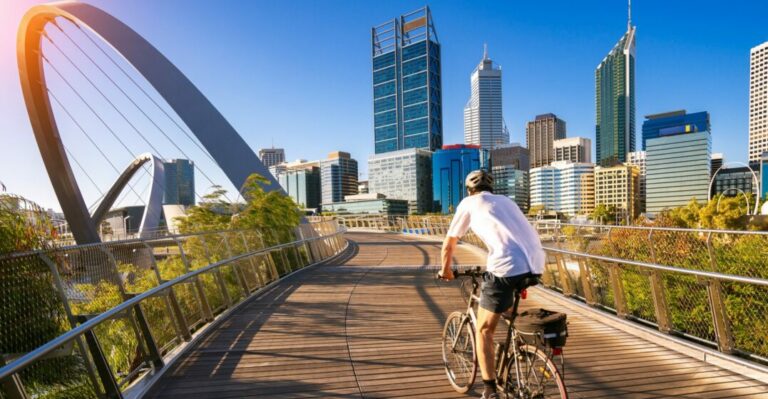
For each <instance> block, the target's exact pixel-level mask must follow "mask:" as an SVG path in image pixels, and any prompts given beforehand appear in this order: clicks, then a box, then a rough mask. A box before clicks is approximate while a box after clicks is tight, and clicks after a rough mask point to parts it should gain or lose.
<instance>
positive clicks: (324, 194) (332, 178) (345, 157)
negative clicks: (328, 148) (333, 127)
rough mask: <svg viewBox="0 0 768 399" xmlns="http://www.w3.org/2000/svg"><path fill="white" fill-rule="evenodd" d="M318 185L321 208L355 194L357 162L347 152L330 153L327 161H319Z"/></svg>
mask: <svg viewBox="0 0 768 399" xmlns="http://www.w3.org/2000/svg"><path fill="white" fill-rule="evenodd" d="M320 185H321V198H322V204H321V206H324V205H325V204H331V203H334V202H342V201H344V197H345V196H347V195H355V194H357V161H356V160H354V159H352V157H351V156H350V155H349V153H348V152H342V151H337V152H332V153H330V154H329V155H328V159H324V160H322V161H320ZM324 210H325V209H324Z"/></svg>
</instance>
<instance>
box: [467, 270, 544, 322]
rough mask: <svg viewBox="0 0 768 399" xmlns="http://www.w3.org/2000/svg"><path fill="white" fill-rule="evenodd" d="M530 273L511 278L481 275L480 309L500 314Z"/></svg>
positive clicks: (507, 306) (487, 274)
mask: <svg viewBox="0 0 768 399" xmlns="http://www.w3.org/2000/svg"><path fill="white" fill-rule="evenodd" d="M531 276H533V274H531V273H523V274H521V275H518V276H512V277H496V276H494V275H493V274H492V273H488V272H485V274H483V284H482V286H481V287H480V307H481V308H483V309H485V310H488V311H490V312H493V313H501V312H503V311H505V310H507V309H509V307H510V306H512V301H513V300H514V299H515V291H517V290H519V289H524V288H526V287H522V285H524V282H525V280H526V279H528V277H531Z"/></svg>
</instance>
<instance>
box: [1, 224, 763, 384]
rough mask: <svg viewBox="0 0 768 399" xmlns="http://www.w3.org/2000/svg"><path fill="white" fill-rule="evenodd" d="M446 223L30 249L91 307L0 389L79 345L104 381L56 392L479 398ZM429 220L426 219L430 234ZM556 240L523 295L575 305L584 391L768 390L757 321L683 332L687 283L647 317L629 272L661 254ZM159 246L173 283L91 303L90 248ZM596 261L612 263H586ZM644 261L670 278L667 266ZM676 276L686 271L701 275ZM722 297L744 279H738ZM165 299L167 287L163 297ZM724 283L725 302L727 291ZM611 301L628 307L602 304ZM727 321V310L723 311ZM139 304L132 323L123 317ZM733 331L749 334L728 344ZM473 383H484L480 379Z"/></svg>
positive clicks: (572, 363)
mask: <svg viewBox="0 0 768 399" xmlns="http://www.w3.org/2000/svg"><path fill="white" fill-rule="evenodd" d="M385 224H386V225H387V226H390V227H391V226H393V225H396V223H395V224H393V223H391V222H388V223H385ZM347 225H349V224H348V223H347ZM305 227H307V226H305ZM360 227H364V228H360ZM444 227H445V226H442V227H436V225H435V224H432V225H430V226H428V227H418V226H409V225H406V226H399V227H396V228H394V229H392V228H390V229H387V228H382V227H381V225H380V226H378V227H376V228H373V227H371V226H358V227H357V228H354V229H352V230H351V231H346V232H345V231H344V229H341V230H337V228H336V227H335V223H331V222H322V223H317V224H313V225H312V228H309V227H307V228H306V229H303V230H302V229H299V231H298V232H297V233H296V236H295V238H296V240H295V241H291V242H289V243H286V244H279V245H274V246H271V247H268V248H264V246H265V242H264V241H261V243H262V246H261V247H260V248H264V249H260V250H257V249H254V248H249V247H248V244H249V243H252V242H255V241H259V240H262V237H261V235H259V237H251V236H249V235H248V233H247V232H219V233H204V234H201V235H193V236H190V237H170V238H165V239H162V238H158V239H153V240H146V241H142V242H140V243H139V242H136V241H131V242H122V243H114V244H112V243H110V244H102V245H101V246H85V247H78V248H69V249H67V248H65V249H63V250H62V253H60V254H59V255H57V256H55V255H53V254H50V253H49V254H45V253H35V254H27V255H24V256H27V257H31V258H35V259H37V258H40V259H43V260H47V261H46V263H47V264H48V266H50V267H51V270H52V271H53V273H54V277H55V278H54V280H56V281H60V282H59V283H57V285H58V286H59V287H60V289H61V291H62V292H63V294H62V296H65V297H67V299H68V300H69V301H71V302H72V305H71V309H70V308H68V313H72V315H71V316H72V317H73V318H74V319H76V320H77V322H76V323H74V324H73V328H72V329H71V330H70V331H69V332H67V333H66V334H64V335H62V336H59V337H58V338H56V339H54V340H52V341H49V342H47V343H45V344H44V345H43V346H41V347H39V348H37V349H35V350H33V351H31V352H29V353H27V354H24V355H17V356H13V357H11V356H8V355H4V357H5V360H4V362H5V363H6V365H5V366H4V367H0V383H2V384H1V385H0V398H3V399H5V398H25V397H32V396H36V395H34V394H32V395H30V394H29V392H33V391H34V389H35V386H34V385H32V384H31V383H30V381H35V379H36V378H39V377H37V374H36V373H38V374H39V373H40V372H39V371H40V370H43V371H44V370H45V367H44V366H43V365H41V364H44V363H45V362H50V361H52V360H51V358H53V360H56V359H61V358H62V357H64V358H66V357H67V356H69V357H73V356H74V357H77V358H81V359H85V360H83V364H84V365H83V366H82V367H81V369H83V370H88V371H89V372H88V373H85V374H87V375H88V376H89V378H90V379H91V382H90V383H89V382H88V380H83V382H82V386H81V388H82V387H86V388H87V389H86V390H88V389H90V390H92V392H89V393H88V394H83V395H77V396H69V395H67V394H65V395H64V396H53V397H115V398H119V397H126V398H137V397H146V398H177V397H178V398H185V399H196V398H248V397H276V398H277V397H279V398H287V397H290V398H294V397H295V398H334V397H335V398H404V397H423V398H460V397H467V396H466V395H460V394H457V393H455V392H454V391H453V390H452V389H451V387H450V385H449V384H448V382H447V379H446V377H445V374H444V371H443V365H442V358H441V346H440V335H441V332H442V327H443V323H444V320H445V319H446V317H447V315H448V314H449V313H450V312H452V311H455V310H463V309H464V307H465V304H464V302H463V299H462V297H461V295H460V292H459V285H458V283H457V282H450V283H447V282H441V281H437V280H435V279H434V273H435V272H436V266H435V265H438V264H439V262H440V246H441V241H440V238H439V237H440V235H441V231H442V229H444ZM384 230H397V231H399V232H392V231H389V232H386V231H384ZM416 230H419V232H420V234H413V232H414V231H416ZM543 230H545V229H540V231H542V234H544V232H543ZM403 232H406V233H408V234H403ZM548 234H549V235H548V238H547V241H548V242H550V243H557V242H559V238H558V234H560V233H557V232H550V233H548ZM590 234H592V235H598V234H604V232H602V233H601V232H592V233H590ZM613 234H618V233H613ZM643 234H645V233H643ZM654 234H657V235H661V234H662V233H658V232H657V233H654ZM587 235H589V234H587ZM576 236H578V234H576ZM659 238H661V237H659ZM238 240H240V241H238ZM662 241H663V240H656V241H655V242H662ZM708 241H710V240H708ZM238 242H240V244H238ZM472 242H474V243H475V244H478V243H477V242H476V241H475V238H473V237H472V236H471V235H470V236H469V237H467V238H466V241H465V242H464V243H462V244H461V245H460V246H459V248H458V250H457V252H456V254H455V262H456V263H457V264H459V265H478V264H483V263H484V252H483V250H482V249H481V248H480V246H478V245H473V244H471V243H472ZM682 245H683V243H682V242H680V243H678V246H682ZM548 247H549V248H548V250H547V252H548V255H549V259H548V263H547V268H548V273H547V274H545V276H544V277H545V284H546V286H547V287H541V286H540V287H535V288H531V289H530V290H529V296H528V299H527V300H525V301H524V302H523V305H522V306H523V307H545V308H548V309H552V310H557V311H561V312H565V313H567V314H568V320H569V323H570V324H569V334H570V336H569V339H568V344H567V346H566V348H565V350H564V355H565V381H566V386H567V388H568V391H569V394H570V397H571V398H671V397H675V398H767V399H768V377H767V376H768V373H766V368H765V367H764V366H761V365H760V363H759V360H760V359H759V355H760V354H759V353H757V354H755V353H753V354H752V355H754V356H753V358H752V359H753V360H755V361H751V360H749V356H748V355H750V354H749V353H745V351H744V350H743V348H744V347H745V345H746V344H745V343H744V341H743V339H744V338H743V337H742V338H739V336H738V334H733V333H732V332H731V333H729V334H730V337H728V339H721V338H718V337H719V336H720V335H721V333H716V334H715V335H716V336H715V337H714V338H713V339H712V340H706V339H702V338H697V337H696V336H694V334H693V333H694V331H693V330H692V329H690V328H688V329H687V331H689V332H690V333H689V334H687V335H686V334H683V333H681V332H679V330H681V329H682V327H681V326H683V325H684V320H682V321H681V320H678V319H677V318H672V317H668V319H669V320H670V323H672V324H671V326H669V325H668V327H670V328H668V329H664V328H663V326H665V325H667V324H665V323H667V322H665V321H664V320H665V317H667V316H665V312H666V313H672V312H671V310H673V309H676V307H679V306H681V305H680V304H677V303H666V304H664V301H662V300H661V299H663V298H677V297H675V296H674V294H675V293H674V292H672V290H673V289H674V288H675V286H672V285H669V282H667V283H668V284H667V286H666V292H667V295H666V296H665V295H663V294H662V295H660V296H659V295H657V296H653V295H652V298H646V297H644V298H645V300H646V301H649V303H650V302H652V304H651V305H649V306H651V307H652V308H654V307H655V308H656V312H655V313H654V314H653V315H651V316H647V317H646V319H642V318H641V317H640V316H642V312H639V311H638V310H637V308H638V305H637V303H638V302H637V301H638V295H637V293H635V292H634V291H632V290H631V289H633V288H638V287H636V286H633V285H632V284H634V283H633V281H634V280H632V279H628V278H629V277H632V275H631V274H630V272H632V271H633V269H632V267H635V268H640V267H641V266H643V265H646V264H644V263H641V262H632V261H629V260H627V261H623V263H626V264H625V265H621V266H620V265H618V264H615V261H616V260H615V259H613V260H611V258H604V259H602V260H601V259H598V260H601V261H604V262H608V263H610V261H613V262H614V264H613V265H612V267H607V266H606V267H607V271H609V273H607V274H606V276H608V285H609V286H610V290H608V289H604V287H603V288H601V287H602V284H603V282H601V281H598V280H599V279H600V278H603V277H605V276H602V277H601V275H600V274H598V273H597V272H596V270H597V269H598V268H599V267H601V266H600V265H598V264H597V263H595V264H589V263H588V262H576V265H574V264H573V261H574V258H572V257H571V258H568V257H564V256H561V255H563V254H568V251H566V250H561V249H557V248H555V247H554V246H550V245H548ZM217 248H218V249H219V250H222V248H223V251H224V252H225V254H228V255H227V256H228V258H227V257H226V256H224V255H222V254H219V255H216V253H217ZM96 249H99V251H96ZM141 251H149V252H141ZM558 251H559V252H558ZM688 251H689V253H691V254H692V253H693V252H690V251H692V249H690V248H688ZM97 253H106V254H108V255H109V256H107V257H104V256H103V255H102V256H101V257H99V256H97V255H96V254H97ZM238 253H242V255H236V254H238ZM713 253H714V252H713ZM148 254H151V255H153V256H150V257H148V258H149V263H150V264H151V265H153V266H151V267H150V268H151V269H154V270H155V272H157V273H158V276H159V279H158V282H159V283H156V284H159V285H157V286H156V287H155V288H151V289H149V290H147V291H144V292H143V293H140V294H136V293H131V292H130V291H132V290H134V291H135V290H136V285H137V283H136V282H132V283H131V282H130V279H125V278H122V279H119V280H118V281H117V282H116V283H115V284H116V285H117V286H120V287H121V289H122V290H124V291H126V292H125V295H124V297H125V298H128V299H126V300H124V301H123V302H122V303H119V301H118V304H117V306H115V307H113V308H111V309H110V310H108V311H107V312H104V313H101V314H97V315H91V316H88V317H86V316H83V315H82V314H81V315H77V314H76V313H78V312H80V313H82V311H81V310H78V308H77V306H78V305H77V304H78V303H79V302H83V301H84V300H85V299H84V298H81V297H82V296H84V295H85V296H87V295H92V294H88V292H89V291H87V290H86V289H85V288H83V287H84V286H85V282H86V281H93V280H95V279H96V278H95V277H93V276H91V277H87V278H86V277H84V276H83V275H81V274H78V273H81V272H80V271H79V270H81V269H84V268H79V267H78V265H77V262H88V264H89V268H90V269H93V265H94V264H96V263H99V264H101V263H104V264H109V263H110V262H111V263H112V264H113V265H114V268H115V270H118V271H120V270H125V269H124V268H125V264H127V263H131V264H134V265H142V264H144V263H146V262H148V260H147V256H146V255H148ZM224 258H226V259H224ZM62 259H67V260H66V261H65V260H62ZM142 259H143V260H142ZM173 259H177V260H179V262H181V261H182V260H183V262H181V263H183V264H184V265H185V267H186V270H187V272H186V273H185V274H183V275H181V276H179V277H176V278H173V277H174V276H170V277H163V275H164V273H166V272H165V271H164V270H166V269H165V268H166V267H168V264H172V263H173V262H171V261H172V260H173ZM217 259H224V260H219V261H217ZM11 260H13V262H15V263H8V262H6V263H7V265H10V266H13V265H15V264H19V259H18V258H13V259H11ZM0 261H4V260H3V259H0ZM646 266H648V267H650V266H651V265H650V264H648V265H646ZM657 266H658V265H657ZM620 267H621V273H623V277H621V278H620V277H619V272H618V270H619V268H620ZM658 267H662V266H658ZM590 268H591V269H594V270H593V271H592V272H589V273H586V274H585V273H583V272H585V270H587V269H590ZM662 268H663V267H662ZM669 269H674V270H675V271H677V270H678V269H676V268H669ZM104 270H107V269H104ZM579 271H581V272H582V273H581V275H579V273H578V272H579ZM656 271H659V272H661V271H667V272H671V271H672V270H666V269H658V270H656ZM88 273H93V272H92V271H89V272H88ZM101 273H102V274H105V273H106V272H104V271H102V272H101ZM692 273H694V272H692ZM695 273H699V272H695ZM700 274H701V276H698V274H697V275H696V276H697V278H699V279H700V280H701V282H700V285H701V284H703V285H702V287H703V286H706V287H707V288H706V289H710V288H711V287H710V285H707V283H706V281H708V280H707V279H714V278H715V277H717V278H721V279H723V281H722V283H723V284H726V283H728V282H729V281H730V280H727V279H728V278H729V277H727V276H726V275H724V274H723V275H715V274H714V273H710V274H707V273H705V272H701V273H700ZM574 275H576V277H575V278H574ZM639 276H640V277H642V278H641V280H642V281H644V282H645V284H647V285H648V284H650V287H651V289H650V291H655V289H654V288H653V284H654V283H653V282H654V276H655V275H654V271H651V272H647V273H641V274H639ZM718 276H719V277H718ZM723 276H725V277H723ZM739 278H741V277H739ZM621 279H623V280H621ZM744 280H745V281H744V283H745V284H747V283H749V284H753V285H754V284H757V285H754V286H752V287H753V288H754V289H755V290H757V289H763V288H765V287H764V286H762V285H760V284H761V283H760V281H763V280H760V279H746V278H744ZM72 281H77V282H78V283H76V284H75V283H72ZM617 281H618V282H623V283H621V284H617ZM675 281H676V284H683V283H684V282H685V281H687V280H684V279H681V280H680V281H677V280H675ZM718 281H719V280H718ZM737 281H741V280H738V279H737ZM579 282H583V283H584V285H583V286H581V285H580V284H579ZM101 284H103V283H101ZM131 284H133V285H131ZM686 287H687V288H686V289H687V290H689V291H690V296H691V297H697V296H698V294H697V293H696V289H695V288H694V285H690V286H686ZM73 291H76V293H73ZM712 292H714V293H715V294H717V292H718V291H712ZM750 292H751V295H752V298H758V299H760V298H762V297H758V296H756V292H758V291H750ZM761 292H763V293H764V292H765V291H764V290H763V291H761ZM651 293H653V292H651ZM75 294H76V295H79V296H78V298H79V299H77V301H74V300H73V298H72V297H73V295H75ZM563 294H566V295H563ZM719 295H733V294H732V293H730V292H729V291H722V292H720V294H719ZM158 298H159V299H162V301H157V302H151V301H152V300H153V299H155V300H156V299H158ZM185 298H186V299H185ZM190 298H192V299H194V298H197V299H198V300H199V303H198V305H199V306H197V305H195V306H192V305H194V304H190V303H187V302H188V301H189V300H190ZM574 298H577V299H578V300H576V299H574ZM704 298H705V299H704V302H706V296H705V297H704ZM713 298H714V299H713ZM699 299H701V298H699ZM710 299H711V301H710V302H711V303H712V304H714V305H712V306H713V307H714V306H717V303H718V302H717V295H714V296H711V297H710ZM607 300H610V301H612V302H613V303H614V306H613V307H610V306H605V305H602V304H605V303H607V302H606V301H607ZM726 302H727V301H726ZM760 306H763V305H761V302H760V301H755V302H754V303H753V304H751V305H750V307H751V309H752V311H754V312H757V313H759V312H760V311H761V309H762V308H761V307H760ZM601 309H602V310H601ZM664 309H666V310H664ZM728 309H730V308H728ZM605 310H608V312H606V311H605ZM166 311H167V313H163V312H166ZM651 313H653V310H651ZM763 315H764V313H763ZM619 316H620V317H619ZM736 316H737V315H733V314H732V315H731V316H730V324H728V327H729V328H734V329H735V328H737V327H739V326H740V325H743V324H744V323H743V320H740V319H737V318H736ZM740 316H741V317H742V319H748V320H751V321H750V323H759V322H761V321H762V322H763V323H764V322H765V319H764V316H760V315H758V316H756V317H757V318H758V319H757V321H754V320H752V319H751V318H750V317H752V316H750V315H749V314H742V315H740ZM676 317H678V316H676ZM713 319H715V321H713V322H712V323H714V324H718V323H719V322H718V321H716V317H713ZM734 319H735V320H734ZM121 320H129V321H130V323H129V324H122V325H121V324H119V323H118V322H120V321H121ZM648 320H653V321H654V322H651V321H648ZM163 321H168V323H167V324H163ZM638 321H639V322H640V323H638ZM108 323H113V324H108ZM739 323H741V324H739ZM731 324H733V326H732V325H731ZM116 325H117V326H123V327H124V329H127V330H128V331H130V330H131V329H130V328H128V327H127V326H131V325H132V326H133V331H134V332H135V337H136V341H131V340H130V339H127V338H126V336H125V335H119V336H117V337H111V336H110V334H114V332H113V331H122V330H102V329H100V328H103V327H105V326H109V327H110V328H115V326H116ZM755 325H757V326H760V325H762V324H755ZM718 328H720V327H718ZM676 331H677V333H675V332H676ZM729 331H730V330H729ZM702 335H703V334H702ZM766 335H768V333H766V330H764V329H755V330H754V331H753V334H752V336H753V337H754V339H753V340H754V341H756V342H757V343H762V342H765V340H766V339H768V337H766ZM734 336H735V338H734ZM129 338H130V337H129ZM705 338H706V337H705ZM728 342H730V344H729V345H731V347H725V348H724V347H723V345H725V344H726V343H728ZM67 344H69V346H67ZM74 344H76V345H74ZM126 347H127V348H128V350H127V355H126V356H125V357H126V358H127V359H128V360H127V361H123V362H121V361H120V360H121V359H122V358H121V357H119V356H115V354H116V353H117V354H120V353H121V352H120V351H121V350H123V351H124V350H125V348H126ZM67 348H68V349H67ZM121 348H123V349H121ZM61 352H64V354H62V353H61ZM723 352H728V353H723ZM733 355H739V356H738V357H737V356H733ZM0 366H2V364H0ZM478 385H479V384H478ZM476 388H477V387H476ZM38 392H39V391H38ZM65 392H66V391H65ZM81 393H82V392H81ZM472 394H474V395H476V396H479V391H478V390H477V389H476V390H475V391H474V392H470V395H472Z"/></svg>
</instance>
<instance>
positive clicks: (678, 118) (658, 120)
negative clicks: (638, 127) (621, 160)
mask: <svg viewBox="0 0 768 399" xmlns="http://www.w3.org/2000/svg"><path fill="white" fill-rule="evenodd" d="M645 119H646V120H645V121H644V122H643V151H645V146H646V141H648V140H650V139H655V138H658V137H662V136H670V135H673V134H679V133H695V132H706V131H709V128H710V125H709V112H706V111H703V112H694V113H692V114H688V113H686V112H685V110H684V109H683V110H680V111H672V112H664V113H661V114H654V115H647V116H646V117H645Z"/></svg>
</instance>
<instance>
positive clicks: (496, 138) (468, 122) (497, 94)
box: [464, 47, 509, 150]
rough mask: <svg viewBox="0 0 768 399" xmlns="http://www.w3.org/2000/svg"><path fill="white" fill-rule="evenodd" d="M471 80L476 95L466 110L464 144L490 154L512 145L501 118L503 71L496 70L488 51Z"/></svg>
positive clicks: (486, 50) (485, 49) (468, 102)
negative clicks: (477, 146)
mask: <svg viewBox="0 0 768 399" xmlns="http://www.w3.org/2000/svg"><path fill="white" fill-rule="evenodd" d="M470 80H471V87H472V94H471V95H470V97H469V101H467V105H466V106H465V107H464V143H465V144H475V145H479V146H480V147H481V148H484V149H487V150H490V149H492V148H494V147H496V146H500V145H506V144H509V131H508V130H507V128H506V126H504V119H503V118H502V115H501V67H499V66H496V67H494V65H493V61H491V59H490V58H488V47H485V48H484V51H483V59H482V60H480V64H478V65H477V68H475V70H474V71H473V72H472V77H471V79H470Z"/></svg>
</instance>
